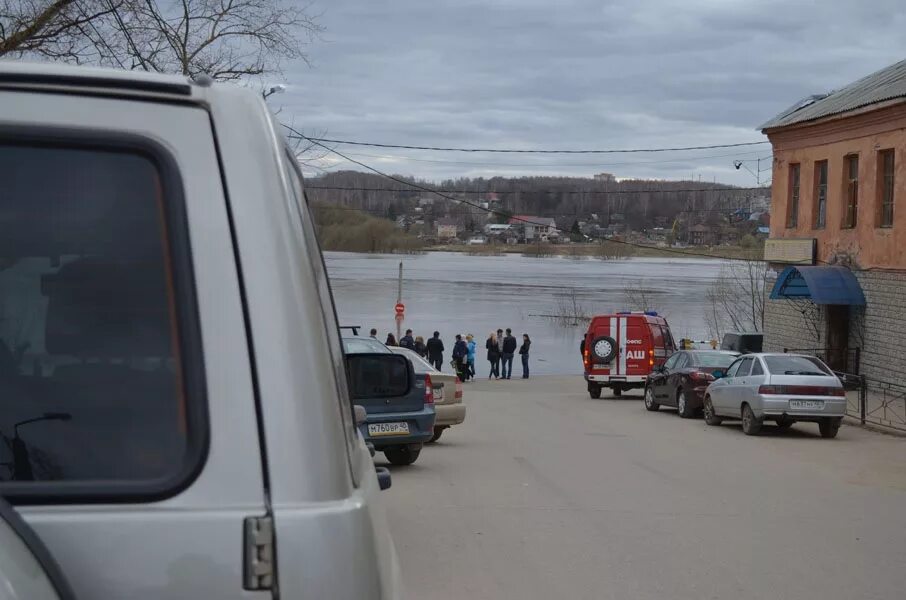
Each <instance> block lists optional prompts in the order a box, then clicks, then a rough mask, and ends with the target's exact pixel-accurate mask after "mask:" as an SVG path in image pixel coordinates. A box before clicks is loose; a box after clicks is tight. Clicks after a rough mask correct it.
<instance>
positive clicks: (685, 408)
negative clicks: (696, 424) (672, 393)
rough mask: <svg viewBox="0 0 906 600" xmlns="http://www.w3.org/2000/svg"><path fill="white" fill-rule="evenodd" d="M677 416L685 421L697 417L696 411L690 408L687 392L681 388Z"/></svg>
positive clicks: (677, 395) (677, 398)
mask: <svg viewBox="0 0 906 600" xmlns="http://www.w3.org/2000/svg"><path fill="white" fill-rule="evenodd" d="M676 414H678V415H679V416H680V417H681V418H683V419H691V418H692V417H693V416H695V411H693V410H692V409H691V408H690V407H689V402H688V401H687V400H686V391H685V390H684V389H683V388H680V390H679V391H678V392H677V393H676Z"/></svg>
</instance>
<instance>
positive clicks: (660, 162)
mask: <svg viewBox="0 0 906 600" xmlns="http://www.w3.org/2000/svg"><path fill="white" fill-rule="evenodd" d="M748 154H750V152H746V153H743V154H740V153H739V152H731V153H723V154H709V155H705V156H692V157H683V158H680V157H675V158H670V159H664V160H641V161H630V162H617V163H599V162H593V163H499V162H493V163H491V162H487V161H473V160H445V159H432V158H415V157H413V156H399V155H394V154H367V153H364V152H350V153H349V156H365V157H368V158H383V159H393V160H405V161H413V162H423V163H432V164H451V165H473V166H486V167H535V168H546V167H549V168H553V167H563V168H566V167H569V168H577V167H596V168H610V167H623V166H637V165H667V164H676V163H686V162H689V161H692V160H705V159H710V158H731V157H736V156H746V155H748ZM753 160H754V159H746V160H744V161H741V162H752V161H753ZM763 170H764V171H767V170H770V169H763Z"/></svg>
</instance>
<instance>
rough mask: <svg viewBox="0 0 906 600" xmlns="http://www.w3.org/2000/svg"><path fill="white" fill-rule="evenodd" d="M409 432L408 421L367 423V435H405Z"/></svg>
mask: <svg viewBox="0 0 906 600" xmlns="http://www.w3.org/2000/svg"><path fill="white" fill-rule="evenodd" d="M408 433H409V423H372V424H370V425H368V435H370V436H374V437H380V436H382V435H406V434H408Z"/></svg>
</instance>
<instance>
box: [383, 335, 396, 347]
mask: <svg viewBox="0 0 906 600" xmlns="http://www.w3.org/2000/svg"><path fill="white" fill-rule="evenodd" d="M384 345H385V346H397V345H398V344H397V343H396V337H394V335H393V334H392V333H388V334H387V341H386V342H384Z"/></svg>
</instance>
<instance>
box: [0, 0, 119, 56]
mask: <svg viewBox="0 0 906 600" xmlns="http://www.w3.org/2000/svg"><path fill="white" fill-rule="evenodd" d="M122 4H123V0H108V1H103V2H102V1H99V0H91V1H85V0H53V1H47V0H43V1H42V0H0V56H10V55H11V56H24V55H35V56H43V57H45V58H50V59H56V60H66V61H70V62H75V63H83V62H93V63H98V64H103V63H106V62H107V61H106V60H105V58H107V57H106V55H105V52H106V50H107V48H106V47H105V39H104V37H103V36H102V35H101V34H100V32H99V31H96V28H97V26H98V24H101V23H102V22H103V21H104V20H105V19H106V18H109V17H111V16H112V14H113V12H114V11H115V10H118V9H119V8H120V7H121V5H122Z"/></svg>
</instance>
